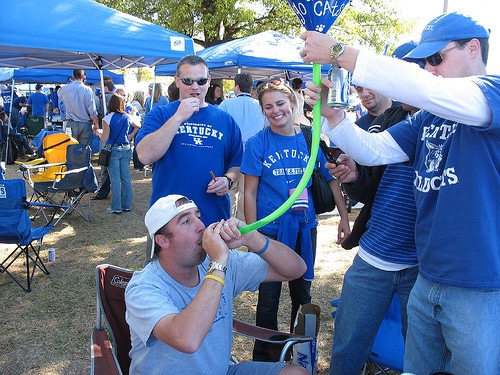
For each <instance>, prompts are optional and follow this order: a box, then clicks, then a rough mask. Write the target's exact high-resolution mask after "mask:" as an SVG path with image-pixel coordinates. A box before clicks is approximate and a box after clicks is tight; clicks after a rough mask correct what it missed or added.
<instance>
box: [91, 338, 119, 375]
mask: <svg viewBox="0 0 500 375" xmlns="http://www.w3.org/2000/svg"><path fill="white" fill-rule="evenodd" d="M90 373H91V374H92V375H122V371H121V369H120V365H119V364H118V359H117V358H116V355H115V352H114V351H113V348H112V347H111V342H110V341H109V337H108V334H107V333H106V331H105V330H104V329H102V328H101V329H99V328H94V330H93V331H92V336H91V337H90Z"/></svg>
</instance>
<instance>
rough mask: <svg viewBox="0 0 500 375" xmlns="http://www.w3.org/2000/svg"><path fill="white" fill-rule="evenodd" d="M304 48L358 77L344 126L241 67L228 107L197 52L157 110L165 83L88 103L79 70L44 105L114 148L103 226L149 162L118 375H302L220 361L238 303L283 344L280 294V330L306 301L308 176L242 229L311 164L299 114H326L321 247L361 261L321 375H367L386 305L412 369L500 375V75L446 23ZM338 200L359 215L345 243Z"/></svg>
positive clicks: (308, 95) (309, 34)
mask: <svg viewBox="0 0 500 375" xmlns="http://www.w3.org/2000/svg"><path fill="white" fill-rule="evenodd" d="M301 38H302V39H303V40H304V48H303V49H302V50H301V56H302V58H303V59H304V62H307V63H310V62H315V63H320V64H333V65H337V66H338V67H340V68H344V69H346V70H348V71H349V72H351V73H352V84H353V87H354V90H355V91H356V92H357V93H358V95H359V98H360V100H361V104H362V105H363V108H364V109H365V110H366V113H365V114H364V115H362V116H359V118H357V119H356V121H355V122H353V121H352V120H351V119H350V117H349V116H346V113H345V111H344V110H340V109H335V108H331V107H329V106H328V105H327V104H326V100H325V99H326V95H327V90H328V89H329V88H330V87H331V86H332V83H331V81H329V80H328V79H327V78H326V77H325V78H323V80H322V81H321V84H320V85H317V84H314V83H313V82H307V83H306V85H305V87H304V85H303V82H302V80H301V79H296V80H294V81H293V82H292V83H288V82H285V81H283V80H270V81H265V82H258V83H257V84H255V83H254V80H253V77H252V76H251V74H249V73H245V72H243V73H240V74H237V75H236V76H235V77H234V93H235V97H234V98H226V99H224V98H223V95H222V89H221V86H220V85H219V84H217V83H215V82H212V81H211V77H210V73H209V68H208V65H207V63H206V62H205V60H203V59H202V58H200V57H199V56H195V55H189V56H185V57H183V58H182V59H181V60H180V61H179V62H178V64H177V70H176V74H175V77H174V81H173V82H172V84H171V85H170V86H169V87H168V94H167V96H168V97H167V96H165V95H164V93H163V88H162V85H161V84H158V83H157V84H151V85H149V87H148V94H149V95H144V93H143V92H140V91H137V92H135V93H133V94H132V95H127V93H126V92H125V91H124V90H123V89H120V88H116V87H115V86H114V84H113V82H112V80H110V79H105V81H104V87H105V92H104V93H103V94H104V95H101V96H100V97H99V96H96V95H95V93H94V92H92V90H91V89H90V88H89V87H87V86H86V85H85V84H84V81H85V72H84V71H83V70H75V71H74V74H73V77H72V83H71V84H67V85H65V86H63V87H62V88H60V89H59V90H58V91H57V98H58V103H57V105H58V108H61V107H62V106H64V108H65V121H66V127H67V128H71V130H72V136H73V137H75V138H76V139H77V140H78V141H79V142H80V143H85V144H90V142H91V139H92V134H93V133H95V134H98V135H99V137H100V139H101V141H102V147H106V148H108V149H109V150H111V163H110V164H109V166H108V167H107V175H108V176H109V187H106V185H105V184H106V182H105V180H106V176H105V175H104V174H103V176H102V181H101V187H100V189H99V191H98V193H97V194H96V196H95V199H107V198H108V194H109V193H111V206H110V207H109V208H108V212H109V213H111V214H121V213H122V212H127V211H130V210H131V209H132V207H133V192H132V185H131V182H130V179H131V177H130V169H131V166H130V163H131V161H132V160H133V167H134V168H138V169H141V168H142V167H143V166H144V165H151V166H152V182H151V183H152V192H151V199H150V202H149V206H150V208H149V210H148V212H147V213H146V216H145V224H146V228H147V245H146V255H145V259H146V261H145V266H144V268H143V269H142V270H140V271H137V272H136V273H135V274H134V276H133V277H132V280H131V281H130V283H129V284H128V286H127V289H126V296H125V297H126V305H127V312H126V319H127V322H128V324H129V326H130V332H131V342H132V350H131V351H130V357H131V360H132V362H131V369H130V370H131V373H166V372H168V371H169V370H170V369H171V368H174V366H175V368H176V369H177V370H176V373H179V374H182V373H186V374H188V373H189V374H190V373H207V372H206V371H207V369H210V373H220V374H226V373H227V374H257V373H258V374H282V375H283V374H305V373H307V372H306V371H305V369H303V368H302V367H300V366H295V365H286V364H283V363H274V362H272V360H271V358H270V357H269V354H268V353H267V347H266V345H264V344H263V343H261V342H256V343H255V346H254V350H253V361H251V362H245V363H239V364H236V365H235V364H230V362H229V358H230V354H231V342H232V338H231V332H232V313H233V299H234V298H235V297H236V296H237V295H238V294H239V293H240V292H242V291H244V290H247V291H257V290H258V303H257V307H256V321H255V322H256V324H257V325H259V326H261V327H265V328H270V329H277V328H278V321H277V320H278V318H277V316H278V310H279V308H280V306H279V300H280V294H281V288H282V282H284V281H287V282H288V283H289V290H290V299H291V309H290V311H289V312H288V315H289V317H290V332H292V331H293V328H294V321H295V317H296V315H297V312H298V310H299V308H300V306H302V305H304V304H308V303H311V301H312V300H313V296H312V295H311V283H312V282H314V263H315V254H316V243H317V238H316V237H317V229H316V228H317V225H318V216H317V214H316V212H315V209H314V197H313V195H312V193H311V189H310V187H311V181H309V182H308V183H307V184H306V187H305V189H304V191H303V192H302V194H301V195H300V197H299V198H298V199H297V201H296V202H295V203H294V204H293V205H292V206H291V207H290V208H288V209H287V210H286V211H285V212H284V213H283V214H282V215H281V216H279V217H278V218H276V219H274V220H272V221H270V222H268V223H266V224H265V225H263V226H261V227H259V228H258V229H257V230H254V231H251V232H249V233H246V234H242V233H241V231H240V229H241V227H242V226H245V225H246V224H251V223H255V222H257V221H259V220H261V219H263V218H266V217H268V216H269V215H270V214H272V213H273V212H275V211H276V210H277V209H278V208H279V207H280V206H281V205H282V204H283V203H284V202H285V201H287V199H288V198H289V196H290V195H291V194H292V193H293V192H294V191H295V189H297V188H298V185H299V181H300V180H301V178H302V176H303V175H304V173H305V170H306V165H307V163H308V160H309V158H310V156H311V155H310V154H309V149H308V146H307V142H306V139H305V138H304V134H303V127H301V125H310V122H309V119H308V118H307V117H306V116H305V112H304V107H305V106H307V107H308V108H309V106H313V105H315V104H316V102H317V101H318V100H319V99H322V105H321V115H322V133H323V135H324V136H325V137H327V138H328V139H329V141H330V142H331V144H332V145H335V146H336V147H338V148H339V149H341V150H342V154H341V155H340V156H339V157H338V158H337V160H336V162H335V163H334V162H332V161H328V160H327V158H326V157H325V155H323V153H322V152H321V150H319V151H318V154H317V155H315V156H316V158H317V160H318V161H319V164H320V167H319V169H320V173H321V174H322V175H323V177H324V178H325V179H326V181H327V182H328V184H329V186H330V189H331V191H332V194H333V196H334V198H335V204H336V207H337V210H338V214H339V217H340V221H339V225H338V228H337V233H331V236H332V237H335V239H336V241H337V243H338V244H340V245H342V247H344V248H346V249H350V248H353V247H356V246H357V247H358V253H357V255H356V256H355V258H354V260H353V263H352V265H351V266H350V268H349V270H348V271H347V273H346V274H345V276H344V280H343V285H342V292H341V297H340V300H339V305H338V310H337V313H336V319H335V326H334V332H333V346H332V356H331V363H330V374H335V375H337V374H338V375H349V374H352V375H356V374H359V373H360V370H361V367H362V366H363V363H364V362H365V361H366V360H367V358H368V356H369V354H370V349H371V345H372V344H373V341H374V339H375V335H376V333H377V330H378V328H379V326H380V323H381V321H382V319H383V318H384V315H385V314H386V312H387V310H388V308H389V305H390V303H391V300H392V299H393V298H399V300H400V302H401V306H402V309H401V320H402V322H403V332H402V333H403V336H404V338H405V355H404V371H405V372H407V373H412V374H415V375H429V374H431V373H433V372H434V371H448V372H449V373H451V374H455V375H460V374H471V373H475V374H496V373H500V335H499V334H498V332H500V325H499V323H498V318H497V315H498V313H499V312H500V311H499V308H500V303H499V302H500V257H499V256H498V254H499V251H498V243H499V242H500V218H499V215H498V207H499V199H498V190H499V189H500V174H499V173H498V170H499V169H500V157H499V155H500V154H499V151H498V149H499V145H500V143H499V136H500V130H499V129H500V125H499V124H500V123H499V122H498V120H497V116H496V111H497V109H498V108H500V106H499V107H497V106H496V105H497V104H500V95H499V90H498V88H499V87H500V78H499V77H498V76H496V75H488V74H487V73H486V63H487V59H488V48H489V45H488V38H489V30H488V29H486V28H485V27H484V26H483V25H480V24H479V23H478V22H477V21H475V20H474V19H472V18H470V17H468V16H465V15H463V14H459V13H446V14H443V15H440V16H438V17H436V18H434V19H432V20H431V21H430V22H429V23H428V25H427V26H426V27H425V28H424V30H423V32H422V35H421V38H420V40H419V41H418V42H409V43H405V44H403V45H401V46H400V47H399V48H397V49H396V50H395V51H394V54H393V57H390V56H380V55H376V54H374V53H371V52H368V51H366V50H359V49H357V48H354V47H351V46H348V45H344V44H343V43H340V42H339V41H337V40H336V39H334V38H332V37H330V36H327V35H325V34H321V33H318V32H315V31H306V32H304V33H303V34H302V35H301ZM37 91H38V90H37ZM44 96H45V95H44ZM45 99H47V97H46V96H45ZM45 99H42V98H41V97H40V98H37V97H35V94H34V95H33V98H32V99H30V100H28V101H27V103H26V104H23V103H20V102H18V103H17V105H19V106H22V105H27V106H31V107H32V110H33V111H34V110H35V107H36V108H37V111H38V110H39V109H40V108H42V107H43V108H42V109H41V110H43V111H44V113H43V114H42V115H43V116H46V115H47V114H48V112H49V102H51V100H50V99H48V100H47V101H46V100H45ZM52 102H54V99H52ZM104 104H106V105H104ZM15 108H16V111H17V110H18V108H17V106H15ZM36 114H37V115H38V112H37V113H36ZM7 115H8V114H2V117H3V120H5V118H6V117H5V116H7ZM13 115H14V114H13ZM12 117H16V116H15V115H14V116H12ZM44 118H45V117H44ZM16 121H17V117H16ZM132 145H133V147H132ZM132 149H133V151H132ZM103 170H104V169H103ZM485 176H487V177H486V178H487V179H488V181H485ZM343 190H344V191H346V192H347V193H348V194H349V196H351V197H352V198H354V199H355V200H356V201H360V202H362V203H363V204H364V207H363V209H362V211H361V212H360V214H359V216H358V218H357V219H356V221H355V224H354V227H353V230H352V232H351V228H350V224H349V218H348V215H347V209H346V206H345V200H344V195H343ZM478 207H480V208H481V214H480V216H479V217H478V214H477V209H478ZM241 248H246V249H247V250H248V251H241ZM235 249H237V250H235ZM221 358H224V359H222V360H221ZM226 359H227V360H226ZM180 363H182V366H179V364H180Z"/></svg>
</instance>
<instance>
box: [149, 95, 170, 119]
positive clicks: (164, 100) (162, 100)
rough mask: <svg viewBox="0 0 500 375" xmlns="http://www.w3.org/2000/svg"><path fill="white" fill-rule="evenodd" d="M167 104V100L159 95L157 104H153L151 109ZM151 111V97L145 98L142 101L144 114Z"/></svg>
mask: <svg viewBox="0 0 500 375" xmlns="http://www.w3.org/2000/svg"><path fill="white" fill-rule="evenodd" d="M165 104H168V99H167V98H166V97H165V96H163V95H161V96H160V98H159V99H158V101H157V102H153V108H156V107H159V106H160V105H165ZM150 110H151V97H149V98H146V100H145V101H144V113H146V114H147V113H149V111H150Z"/></svg>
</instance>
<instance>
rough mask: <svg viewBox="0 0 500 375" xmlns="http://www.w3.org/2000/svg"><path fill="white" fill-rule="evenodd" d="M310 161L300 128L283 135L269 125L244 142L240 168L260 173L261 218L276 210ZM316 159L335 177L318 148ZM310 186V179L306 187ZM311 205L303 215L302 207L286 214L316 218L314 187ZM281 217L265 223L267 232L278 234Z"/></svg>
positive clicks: (323, 172) (255, 174)
mask: <svg viewBox="0 0 500 375" xmlns="http://www.w3.org/2000/svg"><path fill="white" fill-rule="evenodd" d="M308 161H309V150H308V148H307V143H306V140H305V138H304V135H303V134H302V133H301V132H300V133H297V134H295V135H293V136H283V135H280V134H277V133H274V132H273V131H272V130H271V127H266V128H264V129H263V130H261V131H259V132H258V133H257V134H256V135H254V136H253V137H250V138H249V139H248V141H247V143H246V146H245V153H244V155H243V161H242V163H241V172H242V173H244V174H249V175H252V176H258V177H259V178H260V180H259V187H258V190H257V219H259V220H260V219H262V218H264V217H266V216H268V215H270V214H271V213H273V212H274V211H275V210H276V209H277V208H278V207H279V206H281V205H282V204H283V202H285V201H286V200H287V199H288V197H289V196H290V189H294V188H296V187H297V186H298V184H299V182H300V179H301V178H302V175H303V174H304V172H305V169H306V166H307V163H308ZM317 163H319V164H320V165H321V168H320V170H321V173H322V174H323V176H324V177H325V178H326V180H327V181H331V180H332V179H333V177H332V176H331V175H330V173H329V172H328V169H326V168H325V167H324V165H325V163H326V158H325V156H324V155H323V153H322V152H321V151H320V150H318V156H317ZM310 186H311V179H309V181H308V183H307V185H306V187H307V188H309V187H310ZM308 200H309V203H308V208H307V210H306V213H305V215H304V212H302V211H293V210H292V208H290V209H288V211H287V214H292V215H296V216H298V217H301V219H303V220H307V221H308V222H310V223H315V222H316V212H315V210H314V204H313V199H312V194H311V190H310V189H308ZM280 220H281V217H279V218H277V219H276V220H274V221H272V222H270V223H269V224H267V225H265V226H264V227H262V231H263V232H264V233H267V234H273V235H276V234H277V232H278V228H279V223H280Z"/></svg>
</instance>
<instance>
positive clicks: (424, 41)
mask: <svg viewBox="0 0 500 375" xmlns="http://www.w3.org/2000/svg"><path fill="white" fill-rule="evenodd" d="M489 36H490V33H489V31H488V30H487V29H486V28H485V27H483V26H481V25H480V24H479V23H478V22H477V21H475V20H474V19H472V18H471V17H469V16H466V15H464V14H461V13H456V12H454V13H444V14H442V15H440V16H438V17H436V18H434V19H433V20H432V21H431V22H429V23H428V24H427V25H426V26H425V28H424V30H423V31H422V35H421V37H420V42H419V44H418V46H417V47H416V48H415V49H414V50H413V51H411V52H410V53H409V54H408V55H406V56H405V58H412V59H423V58H425V57H429V56H431V55H434V54H435V53H436V52H438V51H439V50H441V49H442V48H443V47H444V46H446V45H447V44H448V43H450V42H452V41H454V40H459V39H469V38H489Z"/></svg>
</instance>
